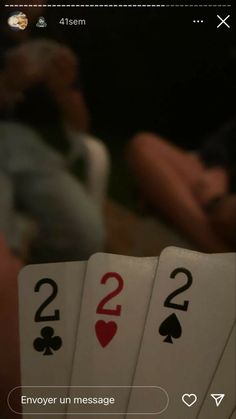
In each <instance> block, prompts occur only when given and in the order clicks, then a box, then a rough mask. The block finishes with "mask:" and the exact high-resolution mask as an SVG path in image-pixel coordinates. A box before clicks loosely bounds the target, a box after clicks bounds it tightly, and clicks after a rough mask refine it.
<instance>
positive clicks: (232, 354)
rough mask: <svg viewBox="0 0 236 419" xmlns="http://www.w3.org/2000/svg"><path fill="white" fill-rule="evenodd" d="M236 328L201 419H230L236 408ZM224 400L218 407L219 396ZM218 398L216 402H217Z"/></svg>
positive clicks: (228, 342)
mask: <svg viewBox="0 0 236 419" xmlns="http://www.w3.org/2000/svg"><path fill="white" fill-rule="evenodd" d="M235 390H236V326H235V324H234V327H233V329H232V332H231V333H230V336H229V339H228V340H227V342H226V345H225V348H224V351H223V354H222V357H221V359H220V362H219V365H218V366H217V370H216V373H215V375H214V378H213V380H212V382H211V383H210V386H209V389H208V391H207V393H206V396H205V400H204V401H203V407H202V408H201V410H200V414H199V416H198V418H199V419H207V418H210V417H214V419H228V418H229V417H230V414H231V412H232V410H233V408H234V406H235V402H236V397H235ZM221 394H223V395H224V398H223V399H222V401H221V402H220V404H219V405H218V406H217V404H216V401H217V395H219V396H220V395H221ZM215 397H216V400H215Z"/></svg>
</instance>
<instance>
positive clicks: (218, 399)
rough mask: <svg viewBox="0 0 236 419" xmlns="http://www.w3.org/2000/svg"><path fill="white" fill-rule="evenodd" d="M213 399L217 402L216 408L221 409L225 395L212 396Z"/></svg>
mask: <svg viewBox="0 0 236 419" xmlns="http://www.w3.org/2000/svg"><path fill="white" fill-rule="evenodd" d="M211 397H212V398H213V399H214V400H215V402H216V406H217V407H219V405H220V404H221V402H222V400H223V399H224V397H225V394H211Z"/></svg>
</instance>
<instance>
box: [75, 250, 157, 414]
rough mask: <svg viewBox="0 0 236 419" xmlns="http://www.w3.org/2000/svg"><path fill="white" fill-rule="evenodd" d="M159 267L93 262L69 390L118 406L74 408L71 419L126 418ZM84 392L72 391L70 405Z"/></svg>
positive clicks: (108, 257)
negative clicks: (91, 417) (94, 417)
mask: <svg viewBox="0 0 236 419" xmlns="http://www.w3.org/2000/svg"><path fill="white" fill-rule="evenodd" d="M157 263H158V258H156V257H150V258H135V257H128V256H118V255H113V254H102V253H99V254H95V255H94V256H92V257H91V258H90V260H89V262H88V267H87V272H86V279H85V286H84V294H83V302H82V307H81V315H80V324H79V329H78V335H77V344H76V351H75V358H74V365H73V374H72V382H71V385H72V386H90V388H89V389H87V390H84V394H86V396H95V395H98V393H99V394H103V395H105V396H106V397H115V399H116V400H115V404H114V405H113V406H109V408H104V406H100V407H99V406H91V405H90V406H88V405H86V406H82V407H80V406H78V405H74V404H72V405H71V406H69V412H70V413H78V412H80V413H81V412H82V413H83V412H85V413H91V412H93V413H97V414H99V413H100V414H101V413H104V411H105V412H106V413H107V414H106V418H108V417H109V413H112V412H113V413H123V414H124V413H125V412H126V408H127V402H128V397H129V392H130V388H129V386H131V384H132V378H133V373H134V369H135V363H136V360H137V356H138V351H139V346H140V342H141V337H142V333H143V327H144V322H145V317H146V312H147V308H148V304H149V301H150V296H151V290H152V286H153V281H154V276H155V271H156V267H157ZM99 386H104V388H103V389H101V388H100V389H99V388H98V387H99ZM112 386H115V387H117V386H119V388H116V389H115V388H114V387H113V388H112ZM91 387H93V388H91ZM81 392H82V389H78V388H72V389H71V393H70V397H71V399H72V400H74V397H76V396H78V394H81ZM116 396H117V397H116ZM107 415H108V416H107ZM121 416H122V415H121ZM123 416H124V415H123Z"/></svg>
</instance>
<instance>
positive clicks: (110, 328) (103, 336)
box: [95, 320, 117, 348]
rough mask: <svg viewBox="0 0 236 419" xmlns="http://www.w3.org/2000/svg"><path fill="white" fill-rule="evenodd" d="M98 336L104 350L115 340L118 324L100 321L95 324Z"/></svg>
mask: <svg viewBox="0 0 236 419" xmlns="http://www.w3.org/2000/svg"><path fill="white" fill-rule="evenodd" d="M95 330H96V336H97V338H98V340H99V343H100V344H101V346H102V347H103V348H105V346H107V345H108V344H109V343H110V342H111V340H112V339H113V338H114V336H115V334H116V332H117V324H116V323H115V322H105V321H104V320H99V321H97V323H96V324H95Z"/></svg>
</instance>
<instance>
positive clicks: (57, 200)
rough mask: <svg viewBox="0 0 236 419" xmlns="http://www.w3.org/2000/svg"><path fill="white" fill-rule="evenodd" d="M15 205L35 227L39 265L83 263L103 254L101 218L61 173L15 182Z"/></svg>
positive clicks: (78, 187)
mask: <svg viewBox="0 0 236 419" xmlns="http://www.w3.org/2000/svg"><path fill="white" fill-rule="evenodd" d="M16 189H17V191H18V202H20V203H21V205H22V207H23V208H24V209H25V211H26V212H27V213H28V214H30V215H31V216H32V217H33V218H34V219H35V220H36V221H37V223H38V227H39V237H38V239H37V241H36V243H35V251H36V253H38V254H39V258H40V261H42V262H43V261H44V262H45V261H51V262H52V261H63V260H65V261H66V260H77V259H87V258H88V257H89V256H90V255H91V254H93V253H94V252H97V251H102V250H103V245H104V226H103V221H102V216H101V214H100V212H99V210H98V208H97V207H96V205H95V204H94V203H93V201H92V199H90V197H89V196H88V194H87V193H86V192H85V190H84V188H83V187H82V185H81V184H80V183H79V182H78V181H77V179H76V178H74V177H73V176H72V175H70V174H69V173H67V172H66V171H63V170H52V171H50V170H49V171H44V172H43V173H33V172H32V173H31V174H30V176H29V175H28V174H27V175H25V176H24V175H21V176H19V177H18V179H17V188H16Z"/></svg>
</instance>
